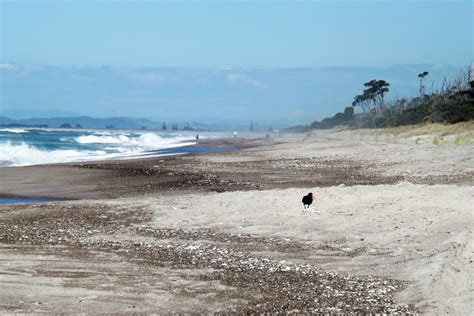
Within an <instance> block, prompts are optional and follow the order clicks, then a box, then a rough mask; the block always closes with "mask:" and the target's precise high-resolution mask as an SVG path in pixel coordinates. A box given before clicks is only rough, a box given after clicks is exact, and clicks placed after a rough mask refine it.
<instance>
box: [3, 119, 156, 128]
mask: <svg viewBox="0 0 474 316" xmlns="http://www.w3.org/2000/svg"><path fill="white" fill-rule="evenodd" d="M0 125H2V126H48V127H51V128H58V127H72V128H75V127H81V128H97V129H103V128H124V129H141V128H146V129H161V127H162V123H156V122H153V121H150V120H147V119H136V118H131V117H111V118H93V117H89V116H76V117H51V118H29V119H10V118H8V117H4V116H0Z"/></svg>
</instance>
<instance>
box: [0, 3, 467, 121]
mask: <svg viewBox="0 0 474 316" xmlns="http://www.w3.org/2000/svg"><path fill="white" fill-rule="evenodd" d="M0 3H1V6H0V14H1V16H0V21H1V22H0V35H1V38H0V63H2V64H4V65H12V64H14V65H22V66H23V65H28V67H30V68H31V67H32V66H33V65H34V66H54V67H65V68H67V67H86V68H94V67H96V68H97V69H101V68H100V67H103V66H104V65H106V66H112V67H115V68H121V69H146V68H206V69H219V70H222V69H224V70H225V69H236V68H237V69H287V68H321V67H372V68H384V67H390V66H392V65H415V64H432V65H438V66H445V65H449V66H454V67H462V66H465V65H467V64H469V63H471V62H472V60H473V51H474V43H473V42H474V41H473V10H474V9H473V2H472V1H455V0H451V1H435V0H433V1H421V0H420V1H407V0H400V1H390V0H386V1H383V0H380V1H363V0H360V1H357V0H354V1H337V0H335V1H226V0H222V1H88V0H85V1H71V0H62V1H41V0H36V1H21V0H18V1H5V0H0ZM5 67H6V66H4V67H3V68H5ZM0 71H2V67H0ZM4 77H5V76H2V78H4ZM2 78H0V80H2V82H0V83H1V84H2V92H3V93H5V89H7V88H8V89H10V87H11V85H8V84H5V82H4V79H2ZM227 79H228V78H227ZM368 79H371V78H368ZM248 80H250V81H251V80H254V79H252V78H248ZM230 81H232V80H230ZM234 81H235V80H234ZM250 81H249V82H250ZM254 83H255V82H254ZM71 84H73V82H72V83H71ZM262 84H263V85H265V83H262ZM414 84H416V82H415V83H414ZM262 87H263V86H261V87H260V88H262ZM24 88H25V89H27V87H24ZM50 88H54V87H50ZM256 88H258V87H256ZM25 92H28V91H22V92H21V93H25ZM84 92H85V93H87V91H84ZM8 93H9V98H8V104H5V102H6V101H5V98H3V97H2V98H1V99H0V100H2V103H1V104H0V106H1V107H2V108H4V109H5V108H8V109H11V108H14V107H20V108H21V107H24V108H26V107H28V106H29V107H35V108H37V109H46V108H47V107H48V106H49V105H48V104H47V103H48V102H47V100H43V101H42V103H41V104H38V102H34V100H31V101H28V102H30V104H29V105H28V106H27V105H25V104H24V103H25V102H16V101H15V97H14V96H12V94H11V93H10V92H8ZM19 93H20V92H19ZM216 93H219V91H216ZM20 97H21V96H18V99H20ZM54 97H55V96H54V94H51V95H50V98H51V99H52V101H51V102H49V104H53V103H56V102H54V100H53V99H54ZM247 99H249V100H247V101H248V102H247V103H248V104H249V110H251V109H252V108H253V107H255V106H258V102H257V101H256V102H257V103H252V100H251V98H247ZM73 100H74V96H71V101H70V102H65V104H64V106H65V107H71V108H72V110H73V112H77V110H76V108H79V107H80V105H78V104H76V103H74V102H73ZM150 102H152V99H150ZM307 103H308V104H310V103H311V100H308V102H307ZM84 106H86V105H84V104H82V107H84ZM96 106H97V105H96ZM101 106H102V107H108V108H110V107H112V106H113V105H112V104H106V102H105V103H102V105H101ZM131 106H132V104H131ZM282 106H287V107H288V106H296V105H291V104H286V105H282ZM308 106H309V105H308ZM331 106H334V107H335V110H336V109H338V110H339V108H340V107H342V106H343V105H342V104H334V105H332V104H331ZM202 107H204V108H205V104H203V105H201V109H202ZM337 107H339V108H337ZM86 108H87V106H86ZM305 109H306V108H302V110H303V111H304V110H305ZM208 110H209V111H212V108H209V109H208ZM102 112H104V111H102ZM122 112H124V113H123V114H126V113H125V112H126V111H122ZM283 112H284V111H283ZM283 112H281V111H279V113H283ZM315 114H317V113H315ZM156 115H157V116H159V115H160V113H159V111H158V112H157V113H156ZM281 115H283V116H284V114H281Z"/></svg>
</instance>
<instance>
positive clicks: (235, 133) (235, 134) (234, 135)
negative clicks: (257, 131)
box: [232, 130, 237, 138]
mask: <svg viewBox="0 0 474 316" xmlns="http://www.w3.org/2000/svg"><path fill="white" fill-rule="evenodd" d="M232 137H233V138H236V137H237V131H235V130H234V134H233V136H232Z"/></svg>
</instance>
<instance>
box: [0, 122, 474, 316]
mask: <svg viewBox="0 0 474 316" xmlns="http://www.w3.org/2000/svg"><path fill="white" fill-rule="evenodd" d="M442 132H443V131H432V130H430V131H426V130H416V129H413V130H406V131H401V130H396V131H395V130H330V131H314V132H313V133H311V135H306V134H288V135H283V137H281V138H278V139H249V140H245V139H227V140H216V141H212V142H211V141H208V142H207V143H206V144H205V145H209V146H240V147H242V148H241V149H240V150H234V151H226V152H219V153H209V154H200V155H183V156H174V157H157V158H147V159H142V160H123V161H103V162H88V163H71V164H56V165H40V166H28V167H12V168H0V179H1V181H0V196H34V197H53V198H58V199H60V201H55V202H47V203H38V204H15V205H7V204H4V205H2V204H0V312H1V313H30V312H34V313H42V312H45V313H78V312H79V313H82V312H84V313H171V312H178V313H217V312H219V313H230V312H238V313H261V312H293V311H294V312H313V313H349V312H354V313H369V312H370V313H396V312H400V313H422V314H425V313H426V314H460V315H467V314H471V313H472V310H473V309H472V308H473V307H472V301H473V288H472V265H473V258H474V256H473V251H474V249H473V243H472V227H473V216H472V214H473V207H472V204H473V203H472V202H473V200H474V199H473V198H474V189H473V183H474V177H473V176H474V147H473V146H474V145H473V144H472V142H469V141H466V142H457V141H455V140H456V137H457V136H459V135H464V134H466V133H472V131H467V132H466V131H462V132H459V133H457V134H450V135H444V134H443V136H441V135H442ZM463 133H464V134H463ZM441 137H442V138H441ZM440 139H442V141H439V140H440ZM458 139H459V138H458ZM202 144H204V143H202ZM308 192H313V193H314V194H315V195H316V201H315V202H314V204H313V205H312V206H311V208H310V209H309V210H304V209H303V205H302V203H301V198H302V196H303V195H306V194H307V193H308Z"/></svg>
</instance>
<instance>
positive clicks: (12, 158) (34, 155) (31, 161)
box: [0, 142, 114, 167]
mask: <svg viewBox="0 0 474 316" xmlns="http://www.w3.org/2000/svg"><path fill="white" fill-rule="evenodd" d="M113 156H114V155H111V154H107V153H106V152H105V151H101V150H98V151H78V150H69V149H68V150H50V151H49V150H41V149H38V148H35V147H33V146H29V145H27V144H18V145H16V144H15V145H13V144H11V143H9V142H7V143H4V144H0V157H1V160H0V166H3V167H4V166H27V165H37V164H46V163H59V162H72V161H87V160H97V159H109V158H113Z"/></svg>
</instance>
